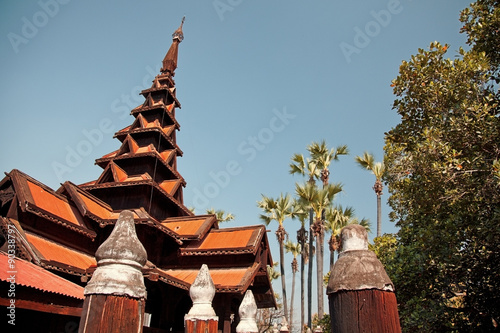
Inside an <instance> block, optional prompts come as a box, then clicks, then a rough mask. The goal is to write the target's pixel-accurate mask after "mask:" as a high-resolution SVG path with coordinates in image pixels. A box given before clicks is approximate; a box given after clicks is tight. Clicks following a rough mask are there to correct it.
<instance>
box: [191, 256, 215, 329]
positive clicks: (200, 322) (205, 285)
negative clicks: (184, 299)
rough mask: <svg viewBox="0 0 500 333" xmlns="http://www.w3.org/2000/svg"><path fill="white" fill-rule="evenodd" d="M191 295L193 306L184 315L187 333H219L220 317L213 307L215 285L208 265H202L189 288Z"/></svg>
mask: <svg viewBox="0 0 500 333" xmlns="http://www.w3.org/2000/svg"><path fill="white" fill-rule="evenodd" d="M189 296H191V300H192V301H193V306H192V307H191V309H190V310H189V312H188V313H187V314H186V315H185V316H184V331H185V332H186V333H217V326H218V324H219V317H217V316H216V315H215V311H214V308H213V307H212V300H213V299H214V296H215V286H214V282H213V281H212V277H211V276H210V272H209V271H208V266H207V265H205V264H203V265H202V266H201V269H200V271H199V272H198V275H197V276H196V279H195V280H194V282H193V284H192V285H191V287H190V288H189Z"/></svg>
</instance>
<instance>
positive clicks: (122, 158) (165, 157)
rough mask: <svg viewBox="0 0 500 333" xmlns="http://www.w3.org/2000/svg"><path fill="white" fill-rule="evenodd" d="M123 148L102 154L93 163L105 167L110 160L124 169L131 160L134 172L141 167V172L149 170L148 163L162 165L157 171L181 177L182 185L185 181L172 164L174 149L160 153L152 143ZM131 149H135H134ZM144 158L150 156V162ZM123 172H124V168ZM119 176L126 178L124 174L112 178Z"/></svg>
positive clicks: (116, 178) (117, 178) (175, 151)
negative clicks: (161, 168) (138, 146)
mask: <svg viewBox="0 0 500 333" xmlns="http://www.w3.org/2000/svg"><path fill="white" fill-rule="evenodd" d="M123 148H124V147H122V148H121V149H119V150H116V151H114V152H112V153H109V154H107V155H104V156H103V157H101V158H99V159H97V160H96V162H95V163H96V164H97V165H99V166H100V167H101V168H103V169H106V168H107V167H108V166H109V164H110V162H115V164H116V165H121V168H122V169H125V168H127V165H128V164H129V163H128V162H127V161H129V160H133V161H134V167H133V168H132V169H133V170H136V171H134V173H136V172H140V171H139V169H142V171H143V172H146V171H147V170H150V168H148V167H147V166H148V165H149V164H151V165H153V166H156V167H158V166H159V165H162V166H163V167H164V168H165V170H158V172H163V173H165V172H167V171H168V172H167V173H168V174H169V175H171V176H170V177H173V178H178V179H182V184H183V186H185V184H186V182H185V181H184V178H183V177H182V176H181V175H180V173H179V172H178V171H177V168H175V167H174V166H173V164H174V161H173V157H174V155H175V154H176V153H177V152H178V151H177V150H176V149H170V150H164V151H162V152H161V153H158V151H157V150H156V149H155V148H154V146H153V145H149V146H147V147H140V148H137V149H135V148H130V147H125V148H126V149H127V150H125V149H123ZM128 149H130V150H128ZM132 149H135V151H134V150H132ZM146 158H150V159H151V161H150V162H147V161H145V160H144V159H146ZM140 161H142V162H143V163H139V162H140ZM157 161H160V163H161V164H158V163H157ZM141 166H142V168H141ZM153 169H154V168H153ZM123 172H124V173H126V171H125V170H124V171H123ZM158 172H157V173H158ZM103 174H104V171H103ZM100 178H101V177H100ZM120 178H126V177H125V175H121V176H118V177H115V178H114V179H115V180H119V179H120Z"/></svg>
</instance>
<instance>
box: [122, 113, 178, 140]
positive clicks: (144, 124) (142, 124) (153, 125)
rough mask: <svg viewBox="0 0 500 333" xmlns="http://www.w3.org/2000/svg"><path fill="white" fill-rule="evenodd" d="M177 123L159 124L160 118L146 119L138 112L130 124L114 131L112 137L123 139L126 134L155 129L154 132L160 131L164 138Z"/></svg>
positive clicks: (169, 135)
mask: <svg viewBox="0 0 500 333" xmlns="http://www.w3.org/2000/svg"><path fill="white" fill-rule="evenodd" d="M176 125H178V124H175V123H174V124H172V125H163V126H162V125H161V124H160V120H158V119H154V120H153V121H148V120H147V119H146V118H145V117H144V116H143V115H142V114H139V115H138V116H137V117H136V118H135V121H134V122H133V123H132V125H130V126H127V127H125V128H123V129H121V130H119V131H118V132H116V133H115V135H114V137H115V138H118V139H119V140H120V141H123V140H124V139H125V137H126V136H127V135H128V134H132V133H140V132H149V131H155V132H156V133H161V134H162V135H163V137H164V138H165V139H168V138H170V137H171V136H172V133H173V132H174V130H175V129H176V128H177V129H178V127H176Z"/></svg>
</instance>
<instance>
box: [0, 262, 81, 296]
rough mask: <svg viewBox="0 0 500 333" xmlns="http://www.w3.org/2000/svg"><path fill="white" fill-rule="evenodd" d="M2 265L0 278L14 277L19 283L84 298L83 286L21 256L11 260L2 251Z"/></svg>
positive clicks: (9, 280)
mask: <svg viewBox="0 0 500 333" xmlns="http://www.w3.org/2000/svg"><path fill="white" fill-rule="evenodd" d="M0 265H1V269H0V280H2V281H6V282H11V279H9V278H11V277H14V279H15V283H16V284H17V285H21V286H25V287H30V288H34V289H38V290H41V291H44V292H50V293H54V294H60V295H65V296H69V297H73V298H77V299H81V300H83V299H84V296H83V290H84V288H83V287H81V286H79V285H77V284H75V283H73V282H71V281H68V280H65V279H63V278H62V277H60V276H57V275H55V274H54V273H51V272H49V271H47V270H46V269H43V268H42V267H39V266H37V265H34V264H32V263H30V262H27V261H24V260H22V259H19V258H11V262H9V257H8V255H7V254H6V253H4V252H0Z"/></svg>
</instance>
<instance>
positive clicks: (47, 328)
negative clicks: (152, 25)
mask: <svg viewBox="0 0 500 333" xmlns="http://www.w3.org/2000/svg"><path fill="white" fill-rule="evenodd" d="M172 37H173V41H172V45H171V46H170V49H169V50H168V52H167V54H166V56H165V58H164V60H163V66H162V68H161V70H160V72H161V73H160V74H158V75H157V76H156V77H155V78H154V81H153V84H152V86H151V87H150V88H149V89H145V90H143V91H142V92H141V94H142V95H143V96H144V98H145V101H144V103H143V104H142V105H139V106H138V107H136V108H134V109H133V110H132V111H131V114H132V115H133V116H134V118H135V119H134V121H133V122H132V124H131V125H130V126H128V127H126V128H124V129H122V130H119V131H118V132H117V133H116V134H115V138H117V139H118V140H119V141H120V142H121V145H120V147H119V148H118V150H116V151H114V152H111V153H109V154H107V155H104V156H103V157H101V158H98V159H97V160H96V164H97V165H98V166H100V167H101V168H102V169H103V171H102V174H101V175H100V177H99V178H98V179H97V180H95V181H91V182H87V183H85V184H80V185H76V184H73V183H71V182H69V181H67V182H65V183H63V184H62V185H61V187H60V188H59V189H57V190H56V191H55V190H52V189H51V188H49V187H48V186H46V185H44V184H42V183H41V182H39V181H37V180H35V179H33V178H32V177H30V176H29V175H26V174H24V173H23V172H21V171H19V170H12V171H10V172H8V173H6V176H5V177H4V178H3V179H2V180H1V181H0V246H1V247H0V261H1V265H2V266H1V269H0V285H1V288H0V290H2V293H1V295H0V307H1V308H2V309H3V310H4V311H5V313H6V314H7V317H5V315H4V316H3V318H4V319H2V321H1V324H0V331H4V332H5V331H9V330H8V329H9V328H12V327H11V326H9V325H10V324H9V323H8V320H9V314H11V317H12V313H14V316H13V317H14V320H15V324H16V327H15V328H16V330H18V331H23V332H60V331H66V332H67V331H70V332H76V331H77V326H78V323H79V317H80V315H81V312H82V304H83V300H84V295H83V289H84V287H85V285H86V282H87V281H88V280H89V279H90V277H91V276H92V273H93V271H94V270H95V269H96V259H95V252H96V250H97V248H98V247H99V245H100V244H101V243H102V242H103V241H104V240H105V239H106V238H107V237H108V236H109V234H110V232H111V230H112V228H113V225H114V224H115V223H116V221H117V218H118V216H119V214H120V212H121V211H122V210H129V211H131V212H132V213H133V215H134V222H135V225H136V230H137V235H138V238H139V239H140V241H141V242H142V244H143V245H144V247H145V249H146V252H147V258H148V260H147V263H146V265H145V266H144V267H143V269H142V273H143V275H144V280H145V286H146V290H147V300H146V306H145V313H146V318H145V322H146V325H147V326H149V327H145V328H144V332H171V331H172V332H181V331H184V326H183V325H184V315H185V314H186V313H187V312H188V311H189V309H190V307H191V305H192V304H191V299H190V297H189V293H188V290H189V287H190V285H191V284H192V283H193V281H194V279H195V277H196V275H197V273H198V271H199V269H200V267H201V266H202V264H206V265H207V266H208V267H209V269H210V274H211V276H212V279H213V281H214V284H215V287H216V295H215V298H214V300H213V307H214V309H215V311H216V314H217V316H218V317H219V318H220V319H219V330H220V331H222V332H224V333H229V332H231V331H234V330H235V326H236V325H237V323H238V318H237V317H238V307H239V305H240V302H241V300H242V299H243V295H244V294H245V292H246V290H247V289H250V290H252V292H253V294H254V296H255V300H256V303H257V305H258V307H260V308H265V307H274V306H275V299H274V294H273V290H272V287H271V283H270V281H269V276H268V274H267V265H272V258H271V254H270V249H269V244H268V239H267V235H266V229H265V227H264V226H262V225H255V226H247V227H234V228H223V229H220V228H219V226H218V222H217V220H216V218H215V216H214V215H194V214H193V213H192V212H191V211H190V210H189V209H188V208H187V207H186V206H185V205H184V200H183V187H185V186H186V182H185V180H184V179H183V177H182V176H181V174H180V173H179V171H178V170H177V158H178V157H180V156H182V151H181V150H180V148H179V147H178V146H177V142H176V131H177V130H179V123H178V122H177V120H176V118H175V113H176V110H177V109H179V108H180V107H181V105H180V103H179V101H178V100H177V98H176V90H175V89H176V87H175V83H174V80H173V76H174V71H175V69H176V67H177V54H178V47H179V43H180V42H181V41H182V39H183V33H182V24H181V26H180V27H179V29H177V30H176V31H175V32H174V34H173V35H172ZM4 291H7V292H4ZM5 318H7V319H5ZM5 329H7V330H5Z"/></svg>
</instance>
